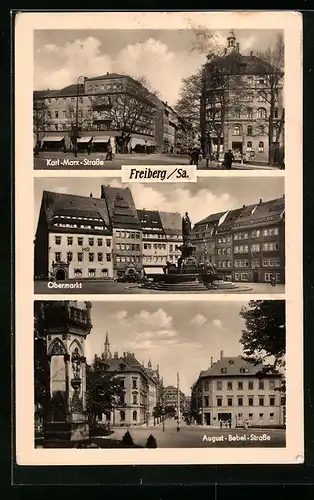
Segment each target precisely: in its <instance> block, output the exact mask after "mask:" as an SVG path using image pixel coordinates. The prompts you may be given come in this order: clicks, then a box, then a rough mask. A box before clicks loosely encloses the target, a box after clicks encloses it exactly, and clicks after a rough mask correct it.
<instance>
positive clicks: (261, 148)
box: [258, 141, 264, 153]
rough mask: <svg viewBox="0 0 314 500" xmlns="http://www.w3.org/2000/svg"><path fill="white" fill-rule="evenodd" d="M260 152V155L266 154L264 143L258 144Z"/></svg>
mask: <svg viewBox="0 0 314 500" xmlns="http://www.w3.org/2000/svg"><path fill="white" fill-rule="evenodd" d="M258 152H259V153H263V152H264V143H263V141H260V142H259V143H258Z"/></svg>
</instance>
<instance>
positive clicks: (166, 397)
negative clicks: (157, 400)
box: [162, 385, 185, 410]
mask: <svg viewBox="0 0 314 500" xmlns="http://www.w3.org/2000/svg"><path fill="white" fill-rule="evenodd" d="M179 394H180V409H182V410H183V408H184V402H185V395H184V394H183V392H182V391H179ZM162 399H163V406H164V408H167V407H173V408H175V409H177V408H178V389H177V388H176V387H174V386H173V385H167V386H166V387H164V389H163V392H162Z"/></svg>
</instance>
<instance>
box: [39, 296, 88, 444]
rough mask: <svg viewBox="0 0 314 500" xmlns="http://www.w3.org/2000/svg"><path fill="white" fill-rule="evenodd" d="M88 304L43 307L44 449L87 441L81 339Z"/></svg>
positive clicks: (56, 303)
mask: <svg viewBox="0 0 314 500" xmlns="http://www.w3.org/2000/svg"><path fill="white" fill-rule="evenodd" d="M90 310H91V304H90V303H89V302H85V303H78V302H76V301H51V302H46V303H45V307H44V323H45V331H46V339H47V344H46V345H47V359H48V365H49V369H48V370H47V372H48V373H49V380H48V381H47V405H46V406H47V407H46V409H45V410H46V411H45V418H44V446H45V447H54V448H55V447H59V446H60V447H62V446H64V447H69V446H72V445H73V446H74V445H75V444H77V443H79V442H81V443H82V442H84V441H87V440H88V439H89V426H88V419H87V412H86V358H85V356H84V353H85V346H84V343H85V339H86V337H87V335H88V334H89V333H90V331H91V329H92V324H91V315H90Z"/></svg>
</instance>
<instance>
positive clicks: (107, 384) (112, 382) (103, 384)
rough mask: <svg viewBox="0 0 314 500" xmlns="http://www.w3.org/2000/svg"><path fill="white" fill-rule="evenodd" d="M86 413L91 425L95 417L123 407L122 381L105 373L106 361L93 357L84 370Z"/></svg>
mask: <svg viewBox="0 0 314 500" xmlns="http://www.w3.org/2000/svg"><path fill="white" fill-rule="evenodd" d="M86 393H87V411H88V413H89V417H90V420H91V423H92V425H94V424H95V422H96V417H97V415H100V414H102V413H106V412H108V411H112V410H113V409H114V408H116V407H117V406H118V407H122V406H124V403H123V398H124V388H123V385H122V381H121V380H120V379H119V378H117V377H116V376H115V374H114V373H112V372H111V373H110V372H108V371H106V360H103V359H101V358H98V357H95V359H94V362H93V364H92V366H88V367H87V370H86Z"/></svg>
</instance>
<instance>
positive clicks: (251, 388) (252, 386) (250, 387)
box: [249, 380, 254, 391]
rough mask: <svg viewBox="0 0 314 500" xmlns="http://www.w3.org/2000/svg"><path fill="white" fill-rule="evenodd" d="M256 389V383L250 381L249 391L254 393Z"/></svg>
mask: <svg viewBox="0 0 314 500" xmlns="http://www.w3.org/2000/svg"><path fill="white" fill-rule="evenodd" d="M253 389H254V382H253V381H252V380H250V381H249V391H253Z"/></svg>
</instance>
